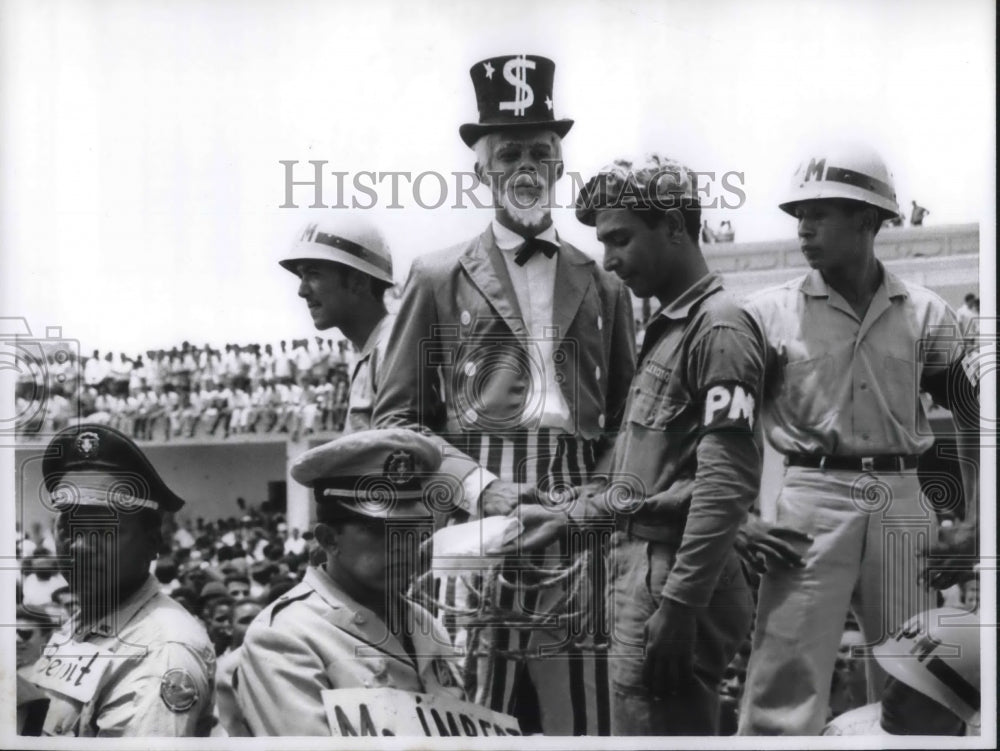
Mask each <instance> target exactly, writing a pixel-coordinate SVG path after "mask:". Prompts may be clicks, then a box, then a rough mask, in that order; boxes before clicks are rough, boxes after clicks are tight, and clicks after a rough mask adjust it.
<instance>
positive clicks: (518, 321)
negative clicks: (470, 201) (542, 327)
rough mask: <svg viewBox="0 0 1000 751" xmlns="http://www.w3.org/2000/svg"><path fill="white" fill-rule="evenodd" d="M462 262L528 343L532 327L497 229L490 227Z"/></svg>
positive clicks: (511, 328) (522, 339)
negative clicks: (520, 303)
mask: <svg viewBox="0 0 1000 751" xmlns="http://www.w3.org/2000/svg"><path fill="white" fill-rule="evenodd" d="M459 262H460V263H461V264H462V267H463V268H464V269H465V271H466V273H467V274H468V275H469V278H470V279H471V280H472V283H473V284H474V285H475V286H476V288H477V289H478V290H479V291H480V292H481V293H482V295H483V297H485V298H486V300H487V301H488V302H489V304H490V307H492V308H493V310H495V311H496V312H497V315H499V316H500V317H501V318H503V319H504V321H506V322H507V325H508V326H509V327H510V330H511V331H512V332H514V334H515V335H516V336H518V337H519V338H520V339H521V341H523V342H527V339H528V330H527V329H526V328H525V326H524V318H523V316H522V315H521V308H520V307H519V306H518V304H517V294H516V293H515V292H514V285H513V283H512V282H511V281H510V274H508V273H507V264H505V263H504V260H503V258H502V257H501V255H500V249H499V248H498V247H497V244H496V241H495V240H494V239H493V230H492V229H490V228H489V227H487V228H486V231H485V232H483V234H482V235H480V236H479V237H478V238H477V239H476V241H475V242H474V243H473V245H472V246H471V247H470V248H469V249H468V250H467V251H466V252H465V253H464V254H463V255H462V256H461V257H460V258H459Z"/></svg>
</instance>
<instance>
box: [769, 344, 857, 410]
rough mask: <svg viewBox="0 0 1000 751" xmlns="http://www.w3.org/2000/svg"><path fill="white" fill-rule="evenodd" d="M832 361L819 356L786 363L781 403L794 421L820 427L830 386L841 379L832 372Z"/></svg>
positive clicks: (827, 408)
mask: <svg viewBox="0 0 1000 751" xmlns="http://www.w3.org/2000/svg"><path fill="white" fill-rule="evenodd" d="M834 363H835V361H834V358H833V357H832V356H830V355H822V356H820V357H816V358H813V359H810V360H798V361H794V362H789V363H787V364H786V365H785V368H784V377H783V382H782V384H781V396H782V398H781V402H782V403H783V404H784V405H785V406H786V408H787V409H788V411H789V413H790V414H791V416H792V417H793V418H794V420H795V422H796V423H798V424H800V425H812V426H815V425H819V424H821V423H822V422H824V420H825V418H826V417H827V413H828V412H829V411H830V407H831V399H830V393H829V391H830V385H831V384H834V383H837V382H839V381H840V380H842V378H843V377H844V375H843V374H841V375H840V376H838V375H837V374H835V373H834V372H833V370H834Z"/></svg>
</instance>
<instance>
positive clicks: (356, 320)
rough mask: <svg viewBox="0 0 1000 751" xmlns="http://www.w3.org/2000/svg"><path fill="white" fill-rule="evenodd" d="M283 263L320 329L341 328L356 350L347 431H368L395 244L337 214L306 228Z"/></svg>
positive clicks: (360, 221)
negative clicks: (297, 285) (391, 249)
mask: <svg viewBox="0 0 1000 751" xmlns="http://www.w3.org/2000/svg"><path fill="white" fill-rule="evenodd" d="M279 263H280V264H281V267H282V268H284V269H287V270H288V271H291V272H292V273H293V274H295V275H296V276H297V277H298V278H299V297H301V298H302V299H303V300H305V302H306V305H307V306H308V308H309V315H310V316H312V319H313V324H314V325H315V326H316V328H317V329H320V330H323V329H330V328H337V329H339V330H340V333H342V334H343V335H344V336H345V337H347V339H349V340H350V342H351V344H352V345H354V349H355V350H356V351H357V353H358V354H357V357H356V358H355V361H354V367H353V372H352V373H351V387H350V396H349V398H348V404H347V417H346V418H345V422H344V430H345V431H346V432H351V431H354V430H367V429H368V428H370V427H371V421H372V406H373V404H374V401H375V394H376V392H377V391H378V374H379V366H380V363H381V360H382V357H383V352H384V351H385V347H386V342H385V339H386V336H387V335H388V333H389V327H390V324H391V319H390V317H389V314H388V312H387V311H386V308H385V302H384V298H385V293H386V290H388V289H389V288H390V287H392V284H393V282H392V255H391V254H390V252H389V244H388V243H387V242H386V240H385V238H384V237H383V236H382V234H381V233H380V232H379V231H378V228H377V227H375V225H374V224H372V223H371V222H370V221H368V219H366V218H365V217H363V216H361V215H359V214H347V213H336V214H334V215H333V216H328V217H326V218H324V219H322V220H317V221H315V222H311V223H310V224H308V225H306V226H305V227H304V228H303V229H302V231H301V232H300V233H299V236H298V239H297V240H296V242H295V245H294V246H293V247H292V249H291V250H290V251H289V252H288V254H287V255H286V256H285V258H283V259H282V260H281V261H279Z"/></svg>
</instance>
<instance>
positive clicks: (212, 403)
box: [15, 337, 354, 441]
mask: <svg viewBox="0 0 1000 751" xmlns="http://www.w3.org/2000/svg"><path fill="white" fill-rule="evenodd" d="M37 357H38V358H39V359H44V362H38V363H35V364H34V366H33V367H25V368H22V369H21V373H20V375H19V378H18V383H17V391H16V399H15V401H16V404H15V407H16V414H17V415H18V416H19V417H21V418H22V421H21V423H20V432H21V434H22V435H24V436H31V435H33V434H46V435H48V434H51V433H52V432H55V431H58V430H61V429H62V428H65V427H68V426H71V425H73V424H74V423H76V422H89V423H97V424H102V425H108V426H110V427H113V428H117V429H118V430H121V431H122V432H124V433H125V434H126V435H129V436H131V437H132V438H133V439H135V440H139V441H152V440H163V441H171V440H177V439H183V438H188V439H190V438H195V437H204V436H219V437H221V438H228V437H229V436H230V435H233V434H241V433H270V432H279V433H289V434H290V435H291V436H292V438H293V440H297V439H298V438H299V436H300V435H307V434H309V433H318V432H324V431H331V430H333V431H335V430H340V429H342V427H343V423H344V418H345V414H346V410H347V399H348V392H349V383H350V376H349V371H350V368H351V365H352V360H353V357H354V353H353V351H352V350H351V349H350V348H349V347H348V346H347V343H346V342H344V341H341V342H339V343H336V344H335V343H334V342H333V340H331V339H326V340H324V339H322V338H321V337H316V338H315V341H314V342H310V340H308V339H299V340H293V341H292V343H291V347H290V348H289V347H288V344H287V342H285V341H282V342H280V343H279V344H278V345H277V346H276V347H272V345H270V344H266V345H264V347H263V348H261V346H260V345H259V344H248V345H239V344H226V345H225V348H224V349H222V350H219V349H214V348H212V347H211V346H209V345H205V346H204V347H203V348H200V349H199V348H198V347H196V346H193V345H191V344H190V343H188V342H184V343H183V344H182V345H181V346H180V347H174V348H172V349H170V350H156V351H154V350H149V351H147V352H146V353H145V355H142V354H139V355H136V356H133V357H130V356H128V355H126V354H124V353H117V354H115V353H112V352H106V353H104V354H103V355H102V353H101V352H100V351H98V350H94V352H93V354H92V355H91V356H89V357H83V358H80V359H77V358H76V357H75V356H74V355H72V354H68V355H67V354H65V353H62V352H58V353H48V354H46V353H44V352H42V353H40V354H38V355H37Z"/></svg>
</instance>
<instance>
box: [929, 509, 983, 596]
mask: <svg viewBox="0 0 1000 751" xmlns="http://www.w3.org/2000/svg"><path fill="white" fill-rule="evenodd" d="M978 555H979V550H978V544H977V535H976V527H975V525H972V524H961V523H960V524H956V525H954V526H952V527H945V528H942V529H940V530H938V537H937V540H935V541H934V542H933V543H932V544H931V549H930V555H929V556H928V559H927V562H926V565H925V570H924V572H923V574H922V576H921V578H925V579H926V580H927V582H928V583H929V584H930V585H931V586H932V587H934V588H935V589H947V588H948V587H950V586H952V585H954V584H958V583H959V582H961V581H964V580H966V579H968V578H969V577H970V575H971V574H972V571H973V566H975V564H976V562H977V561H978Z"/></svg>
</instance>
